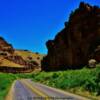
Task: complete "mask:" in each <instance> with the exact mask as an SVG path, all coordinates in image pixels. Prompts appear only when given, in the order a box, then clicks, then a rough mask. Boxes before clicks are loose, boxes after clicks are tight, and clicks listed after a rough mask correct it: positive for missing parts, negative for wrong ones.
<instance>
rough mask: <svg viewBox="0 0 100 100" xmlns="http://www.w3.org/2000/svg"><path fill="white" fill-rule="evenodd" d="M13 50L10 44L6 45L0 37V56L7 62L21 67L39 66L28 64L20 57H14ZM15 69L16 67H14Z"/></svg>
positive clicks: (35, 63)
mask: <svg viewBox="0 0 100 100" xmlns="http://www.w3.org/2000/svg"><path fill="white" fill-rule="evenodd" d="M14 51H15V50H14V48H13V47H12V45H11V44H9V43H7V42H6V41H5V40H4V39H3V38H2V37H0V56H2V57H4V58H5V59H7V60H10V61H12V62H14V63H16V64H19V65H22V66H24V67H33V68H34V66H39V65H38V63H37V62H35V61H34V62H30V61H31V59H30V61H26V60H24V59H23V58H22V57H21V56H19V55H16V54H15V52H14ZM16 67H17V66H16Z"/></svg>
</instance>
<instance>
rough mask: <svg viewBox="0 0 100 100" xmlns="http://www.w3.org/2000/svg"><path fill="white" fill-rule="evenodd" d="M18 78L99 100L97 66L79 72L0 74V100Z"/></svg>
mask: <svg viewBox="0 0 100 100" xmlns="http://www.w3.org/2000/svg"><path fill="white" fill-rule="evenodd" d="M18 78H31V79H32V80H33V81H36V82H40V83H43V84H46V85H48V86H51V87H55V88H59V89H62V90H65V91H69V92H72V93H75V94H79V95H83V96H86V97H89V98H92V100H93V99H94V100H99V98H100V67H99V66H98V67H97V68H95V69H87V68H84V69H81V70H67V71H58V72H36V73H30V74H3V73H0V100H4V97H5V96H6V94H7V93H8V90H9V88H10V86H11V84H12V82H13V81H14V80H16V79H18ZM1 91H2V92H1Z"/></svg>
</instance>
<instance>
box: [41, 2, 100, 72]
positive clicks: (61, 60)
mask: <svg viewBox="0 0 100 100" xmlns="http://www.w3.org/2000/svg"><path fill="white" fill-rule="evenodd" d="M99 45H100V8H99V7H97V6H91V5H89V4H85V3H84V2H81V3H80V5H79V8H77V9H76V10H75V11H74V12H72V13H71V15H70V17H69V21H68V22H65V28H64V29H63V30H62V31H61V32H59V33H58V34H57V35H56V37H55V39H54V40H49V41H48V42H47V43H46V46H47V48H48V54H47V56H46V57H44V59H43V60H42V70H45V71H50V70H65V69H79V68H82V67H83V66H84V65H86V64H87V63H88V60H89V59H96V60H97V61H100V55H99V57H98V56H97V52H96V56H95V50H96V48H97V47H98V46H99ZM98 52H99V54H100V51H98Z"/></svg>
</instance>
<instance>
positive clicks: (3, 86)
mask: <svg viewBox="0 0 100 100" xmlns="http://www.w3.org/2000/svg"><path fill="white" fill-rule="evenodd" d="M15 79H16V76H15V75H13V74H4V73H0V100H4V98H5V96H6V95H7V93H8V91H9V89H10V86H11V84H12V82H13V81H14V80H15Z"/></svg>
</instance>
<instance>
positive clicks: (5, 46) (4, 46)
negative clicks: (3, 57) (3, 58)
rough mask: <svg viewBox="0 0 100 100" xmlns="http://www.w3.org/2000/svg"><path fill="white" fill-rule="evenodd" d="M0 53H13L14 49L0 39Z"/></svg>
mask: <svg viewBox="0 0 100 100" xmlns="http://www.w3.org/2000/svg"><path fill="white" fill-rule="evenodd" d="M0 51H3V52H6V53H7V52H8V53H11V54H12V53H14V49H13V47H12V45H11V44H9V43H7V42H6V41H5V40H4V39H3V38H2V37H0Z"/></svg>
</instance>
